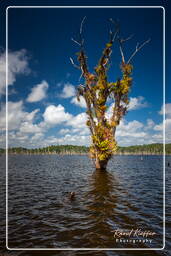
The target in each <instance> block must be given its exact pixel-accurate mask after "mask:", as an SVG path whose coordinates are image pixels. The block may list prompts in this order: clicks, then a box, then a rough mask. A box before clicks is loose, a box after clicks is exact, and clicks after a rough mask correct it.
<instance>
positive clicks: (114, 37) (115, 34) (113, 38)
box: [109, 18, 120, 43]
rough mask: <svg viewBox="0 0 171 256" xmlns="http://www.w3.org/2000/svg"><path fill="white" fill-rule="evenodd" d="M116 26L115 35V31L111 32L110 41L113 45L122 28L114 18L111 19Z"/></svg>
mask: <svg viewBox="0 0 171 256" xmlns="http://www.w3.org/2000/svg"><path fill="white" fill-rule="evenodd" d="M109 20H110V21H111V22H112V23H113V24H114V26H115V33H114V32H113V31H111V30H110V38H111V39H110V41H111V42H112V43H113V42H114V41H115V39H116V36H117V34H118V32H119V30H120V27H119V22H118V21H116V20H113V19H112V18H110V19H109Z"/></svg>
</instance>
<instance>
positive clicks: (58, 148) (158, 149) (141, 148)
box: [0, 143, 171, 154]
mask: <svg viewBox="0 0 171 256" xmlns="http://www.w3.org/2000/svg"><path fill="white" fill-rule="evenodd" d="M165 148H166V154H171V144H166V145H165ZM88 152H89V148H88V147H86V146H74V145H52V146H48V147H44V148H34V149H27V148H22V147H14V148H9V149H8V153H9V154H87V153H88ZM0 153H1V154H2V153H5V149H0ZM116 154H163V144H160V143H156V144H148V145H136V146H129V147H118V150H117V152H116Z"/></svg>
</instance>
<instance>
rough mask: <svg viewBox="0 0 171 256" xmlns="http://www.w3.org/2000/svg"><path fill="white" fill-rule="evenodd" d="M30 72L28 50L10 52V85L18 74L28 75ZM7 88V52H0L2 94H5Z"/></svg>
mask: <svg viewBox="0 0 171 256" xmlns="http://www.w3.org/2000/svg"><path fill="white" fill-rule="evenodd" d="M29 72H30V69H29V67H28V56H27V51H26V50H25V49H22V50H20V51H15V52H10V51H9V53H8V85H13V84H14V83H15V81H16V76H17V75H21V74H23V75H27V74H28V73H29ZM5 88H6V54H5V52H3V53H0V94H5Z"/></svg>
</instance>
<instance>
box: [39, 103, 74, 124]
mask: <svg viewBox="0 0 171 256" xmlns="http://www.w3.org/2000/svg"><path fill="white" fill-rule="evenodd" d="M43 117H44V120H45V122H46V123H48V124H50V125H55V124H60V123H63V122H66V121H68V120H70V119H71V118H72V115H71V114H69V113H67V112H65V109H64V107H63V106H62V105H60V104H59V105H58V106H54V105H50V106H48V107H47V108H46V109H45V112H44V114H43Z"/></svg>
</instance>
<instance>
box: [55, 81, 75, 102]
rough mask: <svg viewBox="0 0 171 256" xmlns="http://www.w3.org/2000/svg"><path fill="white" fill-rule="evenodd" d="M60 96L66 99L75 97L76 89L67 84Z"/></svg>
mask: <svg viewBox="0 0 171 256" xmlns="http://www.w3.org/2000/svg"><path fill="white" fill-rule="evenodd" d="M59 96H60V97H61V98H64V99H67V98H71V97H73V96H75V87H74V86H73V85H72V84H70V83H67V84H65V85H64V88H63V90H62V93H61V94H60V95H59Z"/></svg>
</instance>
